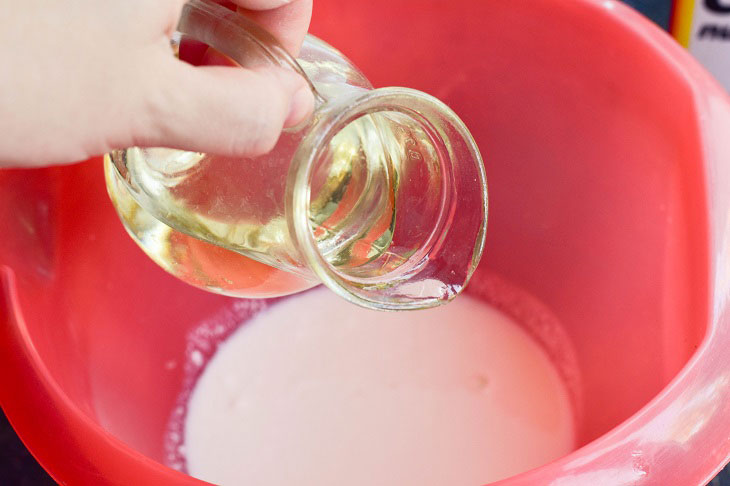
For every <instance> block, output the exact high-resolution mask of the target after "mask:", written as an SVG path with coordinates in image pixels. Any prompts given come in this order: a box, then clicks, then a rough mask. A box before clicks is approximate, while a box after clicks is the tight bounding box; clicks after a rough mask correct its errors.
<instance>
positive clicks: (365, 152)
mask: <svg viewBox="0 0 730 486" xmlns="http://www.w3.org/2000/svg"><path fill="white" fill-rule="evenodd" d="M301 133H302V131H301V130H299V131H285V132H284V133H283V134H282V136H281V138H280V140H279V142H278V144H277V145H276V147H275V148H274V150H273V151H272V152H271V153H270V154H267V155H264V156H262V157H257V158H248V159H247V158H238V159H234V158H230V157H221V156H217V155H209V154H202V153H192V152H183V151H178V150H172V149H164V148H155V149H141V148H130V149H127V150H124V151H118V152H114V153H112V154H111V155H110V156H107V158H106V160H105V170H106V176H107V186H108V190H109V194H110V196H111V200H112V202H113V204H114V206H115V207H116V209H117V212H118V214H119V216H120V218H121V219H122V221H123V223H124V226H125V227H126V229H127V230H128V232H129V233H130V234H131V235H132V236H133V238H134V239H135V240H136V241H137V243H138V244H139V245H140V246H141V247H142V248H143V249H144V251H145V252H146V253H147V254H148V255H149V256H150V257H151V258H152V259H153V260H154V261H156V262H157V263H158V264H159V265H161V266H162V267H163V268H165V269H167V270H168V271H170V272H172V273H173V274H175V275H177V276H178V277H181V278H183V280H187V281H189V282H190V283H193V284H195V285H198V286H200V287H204V288H209V289H210V290H214V291H218V292H221V293H232V294H234V295H235V294H236V292H233V291H232V290H231V289H233V288H235V287H236V285H237V283H236V281H235V279H234V278H229V279H228V281H226V279H227V277H226V276H225V275H219V274H216V275H210V273H211V264H210V259H211V258H213V257H212V255H214V254H218V253H220V248H223V249H226V250H228V251H231V252H236V253H237V254H239V255H243V256H245V257H248V258H250V259H253V260H255V261H258V262H262V263H265V264H268V265H273V266H276V267H279V268H284V269H285V270H287V271H290V272H293V273H295V274H298V275H299V276H300V277H303V278H305V279H311V278H312V277H311V273H310V272H309V271H308V270H307V269H306V266H305V265H304V264H303V262H301V261H300V259H299V257H298V256H299V253H298V251H297V249H296V248H295V247H294V243H293V240H292V238H291V235H290V233H289V226H288V223H287V214H286V207H285V200H286V191H287V175H288V171H289V166H290V164H291V161H292V157H293V155H294V152H295V151H296V148H297V146H298V144H299V142H300V141H301ZM432 151H433V147H432V146H431V144H430V143H428V137H427V136H426V134H425V133H423V131H422V130H421V129H420V128H418V126H416V125H415V124H413V123H411V124H410V125H409V124H408V123H407V117H404V116H403V115H400V114H397V113H376V114H372V115H367V116H363V117H361V118H359V119H357V120H355V121H353V122H351V123H350V124H349V125H347V126H346V127H345V128H344V129H343V130H341V131H340V132H339V133H337V135H336V136H335V137H333V138H332V140H331V141H330V143H329V147H328V150H326V151H325V155H324V157H325V158H324V159H323V162H322V163H321V164H319V165H318V168H317V170H315V171H314V173H313V177H312V181H311V188H312V190H311V197H310V210H309V222H310V229H311V231H312V234H313V236H314V237H315V239H316V241H317V243H318V246H319V250H320V253H321V254H322V255H324V256H325V258H326V259H327V260H328V261H329V262H330V263H331V264H332V265H335V266H337V267H340V268H344V269H348V270H353V269H357V268H366V269H367V272H376V273H381V272H386V271H389V270H391V269H392V268H394V267H396V266H398V265H400V264H401V263H402V261H404V260H405V259H406V258H407V257H408V255H409V252H408V251H407V250H406V251H404V250H403V248H398V251H397V252H394V251H390V250H391V249H392V248H391V245H392V244H393V235H394V231H395V228H396V221H397V217H396V216H397V200H398V195H399V186H400V179H401V178H402V177H403V176H404V171H405V172H407V171H408V167H410V166H411V165H412V163H414V162H415V163H419V164H420V163H423V162H424V161H425V160H430V161H433V160H436V157H435V154H433V153H432ZM115 164H116V166H115ZM125 179H126V181H125ZM127 181H128V182H129V184H127ZM181 234H183V235H189V236H192V237H194V238H195V239H199V240H203V241H205V242H208V243H211V244H212V245H215V247H219V248H214V247H212V245H211V248H209V249H207V250H205V251H204V254H205V255H203V256H201V253H200V252H201V249H200V248H201V247H200V246H198V247H197V248H196V251H197V253H196V252H193V251H192V250H191V248H189V247H190V245H191V241H192V240H191V239H190V238H183V237H181V236H182V235H181ZM196 259H197V260H196ZM225 259H226V261H230V255H225ZM201 261H202V263H201ZM245 261H248V260H247V259H242V263H243V262H245ZM373 262H376V263H375V264H373ZM228 266H230V265H228ZM213 267H214V268H216V269H219V268H224V269H225V268H227V267H226V266H225V265H213ZM219 271H221V270H216V272H219ZM222 271H224V272H225V270H222ZM231 271H232V272H233V271H234V270H231ZM301 285H302V286H304V284H301ZM295 286H296V285H295ZM284 287H286V285H284ZM281 290H282V293H285V291H286V289H285V288H282V289H281ZM274 293H275V292H274Z"/></svg>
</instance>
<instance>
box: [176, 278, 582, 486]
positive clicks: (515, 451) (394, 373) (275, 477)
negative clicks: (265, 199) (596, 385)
mask: <svg viewBox="0 0 730 486" xmlns="http://www.w3.org/2000/svg"><path fill="white" fill-rule="evenodd" d="M184 434H185V455H186V459H187V468H188V472H189V473H190V474H191V475H193V476H196V477H199V478H201V479H205V480H207V481H210V482H213V483H217V484H223V485H237V484H255V485H258V486H267V485H292V484H296V485H300V486H304V485H312V486H315V485H316V486H324V485H339V484H348V485H368V486H372V485H378V486H388V485H393V486H396V485H397V486H407V485H419V486H423V485H439V486H457V485H464V486H476V485H478V484H485V483H488V482H491V481H495V480H498V479H501V478H505V477H508V476H511V475H514V474H517V473H519V472H522V471H525V470H528V469H531V468H533V467H536V466H539V465H541V464H544V463H546V462H548V461H550V460H552V459H555V458H558V457H560V456H562V455H564V454H566V453H568V452H570V451H571V450H572V449H573V448H574V440H575V439H574V424H573V413H572V410H571V406H570V401H569V398H568V393H567V392H566V389H565V387H564V385H563V383H562V381H561V380H560V378H559V376H558V373H557V372H556V371H555V369H554V367H553V366H552V364H551V362H550V361H549V359H548V358H547V356H546V355H545V353H544V352H543V351H542V349H541V348H540V347H539V346H538V345H537V344H536V343H535V342H533V341H532V340H531V339H530V337H529V336H528V335H527V334H526V333H525V332H524V331H523V330H522V329H521V328H520V327H519V326H518V325H517V324H515V323H514V322H513V321H511V320H510V319H509V318H508V317H506V316H505V315H503V314H502V313H500V312H499V311H497V310H495V309H493V308H492V307H490V306H489V305H487V304H484V303H482V302H481V301H479V300H477V299H474V298H472V297H469V296H461V297H459V298H457V299H456V300H455V301H454V302H453V303H451V304H449V305H447V306H445V307H440V308H436V309H431V310H426V311H417V312H401V313H381V312H376V311H369V310H365V309H362V308H359V307H355V306H353V305H351V304H348V303H347V302H345V301H344V300H343V299H341V298H339V297H337V296H335V295H334V294H332V293H331V292H329V291H327V290H325V289H318V290H314V291H311V292H308V293H305V294H303V295H300V296H295V297H292V298H288V299H286V300H283V301H281V302H279V303H277V304H275V305H273V306H271V307H270V308H269V309H268V310H266V311H264V312H262V313H260V314H258V315H257V316H255V317H254V318H253V319H252V320H251V321H249V322H248V323H246V324H245V325H244V326H242V327H241V328H240V329H239V330H237V331H236V332H235V333H234V334H233V335H232V336H231V337H230V338H229V339H228V340H227V341H226V342H225V343H223V344H222V345H221V347H220V349H219V350H218V352H217V353H216V354H215V356H213V358H212V359H211V361H210V362H209V363H208V365H207V367H206V369H205V371H204V372H203V374H202V375H201V377H200V379H199V381H198V382H197V384H196V386H195V388H194V390H193V393H192V395H191V398H190V402H189V404H188V412H187V416H186V419H185V425H184Z"/></svg>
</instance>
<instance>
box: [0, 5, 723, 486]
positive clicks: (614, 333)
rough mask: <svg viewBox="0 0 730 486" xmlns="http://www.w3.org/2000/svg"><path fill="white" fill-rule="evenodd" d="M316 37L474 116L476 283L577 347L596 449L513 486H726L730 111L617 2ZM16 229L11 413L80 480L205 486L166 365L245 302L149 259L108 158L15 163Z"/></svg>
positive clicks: (676, 53)
mask: <svg viewBox="0 0 730 486" xmlns="http://www.w3.org/2000/svg"><path fill="white" fill-rule="evenodd" d="M312 30H313V32H314V33H315V34H317V35H318V36H320V37H322V38H323V39H325V40H327V41H329V42H331V43H332V44H334V45H335V46H338V47H339V48H340V49H341V50H343V51H344V52H345V53H347V54H348V55H349V56H350V57H351V58H352V59H353V60H354V61H355V63H356V64H357V65H358V66H360V67H361V68H362V69H363V71H364V72H365V73H367V74H368V76H369V77H370V79H372V80H373V81H374V83H375V84H376V85H380V86H382V85H403V86H410V87H414V88H418V89H422V90H424V91H427V92H429V93H432V94H434V95H435V96H437V97H439V98H441V99H443V100H445V101H446V102H447V103H449V104H450V105H451V106H452V107H453V108H454V109H455V110H456V112H457V113H459V114H460V115H462V117H463V119H464V120H465V122H466V123H467V125H468V126H469V127H470V128H471V130H472V132H473V133H474V135H475V137H476V139H477V142H478V143H479V145H480V147H481V149H482V151H483V153H484V155H485V159H486V166H487V167H486V169H487V174H488V177H489V184H490V222H489V236H488V240H487V248H486V253H485V259H484V263H483V264H482V267H481V268H480V272H479V274H478V275H477V276H476V282H477V283H478V282H479V281H480V279H483V278H484V275H485V274H487V273H489V274H496V275H498V276H499V277H500V278H501V279H503V280H506V281H508V282H510V283H511V284H512V285H515V286H517V287H519V288H521V289H523V290H524V291H526V292H529V293H530V294H531V295H533V296H534V297H535V298H537V299H538V300H539V301H541V302H542V304H544V305H545V306H547V308H549V309H550V311H551V312H552V314H554V315H555V316H556V317H557V319H558V320H559V321H560V322H561V323H562V329H563V331H564V333H565V334H566V335H567V336H568V337H569V339H570V341H571V342H572V344H573V346H574V348H575V350H576V354H577V355H576V359H577V365H578V372H579V373H578V375H576V376H577V379H578V383H579V385H580V390H581V393H580V394H579V396H581V397H582V399H580V403H576V404H575V405H576V407H577V409H579V410H582V413H581V414H580V415H579V423H578V429H579V434H580V435H579V442H580V445H581V447H580V448H579V449H578V450H576V451H575V452H573V453H571V454H569V455H567V456H565V457H563V458H561V459H559V460H557V461H555V462H553V463H551V464H547V465H545V466H542V467H540V468H537V469H535V470H532V471H529V472H527V473H525V474H522V475H519V476H516V477H514V478H510V479H507V480H505V481H503V482H501V483H499V484H503V485H536V484H540V485H553V486H570V485H576V486H578V485H580V486H583V485H586V484H605V485H622V484H626V485H629V484H631V485H640V484H652V485H681V486H689V485H704V484H705V483H706V482H707V481H708V480H709V479H710V478H712V476H713V475H714V474H715V473H716V472H717V471H718V470H719V469H720V468H721V467H722V466H723V465H724V464H725V463H726V462H727V461H728V457H729V453H730V351H729V350H730V309H729V307H728V298H729V297H730V101H729V100H728V96H727V95H726V94H725V93H724V92H723V91H722V90H721V89H720V88H719V87H718V85H717V84H716V83H715V82H714V81H713V80H712V79H711V78H710V77H709V76H708V75H707V73H706V72H705V71H704V70H703V69H701V68H700V67H699V66H698V65H697V63H696V62H694V61H693V60H692V59H691V58H690V57H689V56H688V55H687V54H686V53H685V52H684V51H683V50H682V49H681V48H680V47H679V46H678V45H676V44H675V43H674V42H673V41H672V40H671V39H670V38H669V37H668V36H666V35H665V34H664V33H662V32H660V31H659V30H658V29H657V28H655V27H654V26H653V25H651V24H650V23H649V22H648V21H646V20H644V19H643V18H641V17H640V16H639V15H638V14H635V13H634V12H633V11H630V10H629V9H628V8H626V7H623V6H622V5H621V4H619V3H616V2H615V1H612V0H606V1H603V0H602V1H599V0H570V1H566V0H531V1H529V2H528V1H502V0H489V1H487V0H485V1H481V2H473V1H471V0H451V1H449V2H441V1H440V0H420V1H418V2H394V1H391V0H371V1H369V2H342V1H336V0H317V2H316V5H315V13H314V22H313V29H312ZM0 227H1V228H2V230H3V231H2V237H1V238H0V266H1V268H2V293H0V319H1V320H0V346H1V347H0V369H2V373H0V403H1V404H2V408H3V410H4V411H5V413H6V414H7V416H8V417H9V419H10V421H11V423H12V424H13V426H14V427H15V429H16V430H17V431H18V433H19V434H20V436H21V438H22V439H23V441H24V442H25V443H26V445H27V446H28V447H29V448H30V450H31V451H32V452H33V454H34V455H35V457H36V458H37V459H38V460H39V461H40V462H41V464H42V465H43V466H44V467H45V468H46V469H47V470H48V471H49V472H50V473H51V474H52V475H53V477H54V478H56V480H58V481H59V482H61V483H64V484H73V485H77V484H84V485H85V484H90V485H101V484H115V485H125V486H127V485H145V484H151V485H166V484H180V485H184V484H202V483H201V482H199V481H197V480H194V479H192V478H190V477H188V476H185V475H184V474H182V473H179V472H177V471H174V470H172V469H169V468H168V467H166V466H164V465H163V463H162V461H163V455H164V446H163V435H164V431H165V427H166V424H167V422H168V419H169V417H170V413H171V410H172V408H173V406H174V404H175V400H176V398H177V396H178V394H179V393H180V391H181V387H182V382H183V372H182V369H181V368H182V367H181V366H177V367H174V368H171V367H170V366H167V367H166V366H165V363H169V362H177V363H180V362H182V360H183V359H184V354H185V345H186V335H187V333H188V332H189V331H190V330H191V329H193V328H194V327H195V326H197V325H198V324H199V323H200V322H201V321H202V320H204V319H205V318H207V317H209V316H211V315H213V314H215V313H216V312H219V311H221V309H223V308H225V307H226V306H230V303H231V299H228V298H225V297H221V296H216V295H212V294H207V293H203V292H200V291H198V290H196V289H193V288H191V287H187V286H185V285H184V284H182V283H180V282H178V281H176V280H175V279H173V278H172V277H170V276H169V275H167V274H165V273H164V272H163V271H162V270H160V269H159V268H158V267H157V266H155V265H154V264H153V263H152V262H151V261H149V260H148V259H147V257H145V256H144V255H143V254H142V253H141V251H140V250H139V249H138V248H137V247H136V246H135V245H134V243H133V242H132V241H131V240H130V239H129V238H128V237H127V236H126V235H125V233H124V230H123V229H122V226H121V224H120V223H119V221H118V220H117V217H116V215H115V214H114V211H113V209H112V207H111V204H110V202H109V201H108V198H107V196H106V193H105V188H104V181H103V177H102V168H101V164H100V161H99V160H92V161H89V162H87V163H84V164H80V165H77V166H74V167H67V168H57V169H47V170H34V171H16V170H6V171H0ZM161 302H164V305H161ZM549 344H550V343H549V342H547V343H546V345H547V346H548V347H549ZM352 474H353V475H356V474H357V471H353V472H352ZM346 482H347V478H343V483H346Z"/></svg>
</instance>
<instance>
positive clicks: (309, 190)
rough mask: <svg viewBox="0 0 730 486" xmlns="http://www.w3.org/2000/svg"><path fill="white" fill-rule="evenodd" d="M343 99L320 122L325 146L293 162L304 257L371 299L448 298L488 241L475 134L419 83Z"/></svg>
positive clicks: (358, 296)
mask: <svg viewBox="0 0 730 486" xmlns="http://www.w3.org/2000/svg"><path fill="white" fill-rule="evenodd" d="M339 110H340V113H338V114H337V115H335V118H333V119H328V117H327V116H324V117H322V119H320V120H319V121H318V122H317V123H318V124H319V125H320V126H318V127H315V129H314V130H313V131H312V133H313V137H310V138H315V139H316V141H314V140H305V141H304V142H303V143H302V145H303V146H307V145H308V143H310V142H312V143H316V144H317V145H316V147H319V148H318V149H317V150H314V151H313V152H314V153H313V156H312V157H311V158H310V159H309V160H307V161H306V162H304V163H302V161H297V162H299V163H295V164H294V166H293V172H294V176H293V177H294V179H295V180H294V182H293V185H294V189H293V193H294V203H293V211H294V218H293V221H294V226H295V228H293V230H292V234H296V235H297V238H298V240H299V241H298V243H299V246H300V248H301V250H302V252H303V253H304V255H305V258H306V259H307V260H308V263H309V264H310V266H311V267H312V269H313V270H314V271H315V273H317V275H318V276H319V277H320V278H321V279H322V280H323V281H324V282H325V283H326V284H327V285H328V286H330V288H332V289H333V290H335V291H336V292H338V293H339V294H341V295H342V296H343V297H345V298H348V299H349V300H351V301H353V302H355V303H358V304H360V305H365V306H367V307H374V308H378V309H415V308H424V307H433V306H436V305H440V304H443V303H446V302H448V301H449V300H451V299H452V298H453V297H455V296H456V295H457V294H458V293H459V292H460V291H461V290H462V289H463V288H464V286H465V285H466V283H467V282H468V280H469V278H470V277H471V274H472V272H473V271H474V268H475V267H476V264H477V263H478V261H479V258H480V256H481V252H482V248H483V243H484V234H485V227H486V215H487V208H486V190H485V187H486V186H485V179H484V173H483V167H482V161H481V157H480V155H479V152H478V150H477V149H476V146H475V144H474V142H473V140H472V139H471V137H470V136H469V134H468V132H467V131H466V129H465V127H464V126H463V124H462V123H461V121H460V120H459V119H458V118H457V117H456V116H455V115H454V114H453V112H451V110H449V109H448V108H447V107H446V106H445V105H443V104H442V103H440V102H438V101H437V100H435V99H433V98H431V97H430V96H428V95H424V94H422V93H419V92H414V91H412V90H406V89H401V88H387V89H382V90H375V91H371V92H368V93H366V94H363V95H362V96H361V98H359V99H358V100H357V101H356V102H355V103H353V104H352V107H351V108H349V109H345V110H342V107H339ZM342 111H344V113H342ZM301 153H303V152H301V151H300V152H298V154H297V155H299V154H301ZM305 220H306V223H305V222H304V221H305Z"/></svg>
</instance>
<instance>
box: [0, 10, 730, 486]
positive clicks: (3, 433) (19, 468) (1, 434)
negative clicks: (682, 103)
mask: <svg viewBox="0 0 730 486" xmlns="http://www.w3.org/2000/svg"><path fill="white" fill-rule="evenodd" d="M625 2H626V3H628V4H629V5H631V6H633V7H635V8H636V9H637V10H639V11H641V12H643V13H645V14H646V15H648V16H649V17H651V18H652V19H654V20H655V21H656V22H657V23H658V24H659V25H661V26H662V27H664V28H667V27H668V25H669V18H670V13H671V4H672V2H671V0H625ZM0 484H3V485H5V484H7V485H13V486H45V485H53V484H55V482H54V481H53V480H52V479H51V478H50V476H48V475H47V474H46V473H45V472H44V471H43V469H42V468H41V467H40V466H39V465H38V463H37V462H36V461H35V459H33V456H31V455H30V453H29V452H28V451H27V450H26V448H25V447H24V446H23V443H22V442H21V441H20V439H18V436H17V435H15V432H14V431H13V429H12V428H11V427H10V424H8V421H7V419H6V418H5V415H4V414H0ZM709 486H730V466H729V467H726V468H725V469H724V470H723V471H722V472H721V473H720V474H719V475H718V476H717V477H716V478H715V479H713V480H712V481H711V482H710V485H709Z"/></svg>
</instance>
